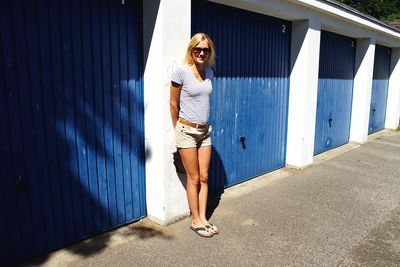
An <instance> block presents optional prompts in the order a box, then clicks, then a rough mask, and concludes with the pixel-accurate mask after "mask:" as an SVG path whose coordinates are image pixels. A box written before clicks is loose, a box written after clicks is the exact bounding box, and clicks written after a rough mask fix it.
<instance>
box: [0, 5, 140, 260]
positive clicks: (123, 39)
mask: <svg viewBox="0 0 400 267" xmlns="http://www.w3.org/2000/svg"><path fill="white" fill-rule="evenodd" d="M141 11H142V6H141V3H140V1H134V0H125V1H124V2H123V3H122V2H118V1H117V2H115V1H111V0H104V1H83V0H68V1H67V0H62V1H39V0H36V1H11V0H6V1H0V15H1V16H0V57H1V59H2V60H1V61H0V125H1V127H0V157H1V158H0V218H1V219H0V258H1V259H2V264H5V265H10V264H15V263H18V262H20V261H24V260H26V259H29V258H32V257H35V256H38V255H40V254H43V253H46V252H48V251H51V250H53V249H56V248H58V247H61V246H64V245H67V244H70V243H72V242H76V241H79V240H81V239H83V238H87V237H90V236H92V235H94V234H98V233H101V232H103V231H106V230H109V229H112V228H114V227H117V226H120V225H123V224H126V223H129V222H132V221H134V220H137V219H140V218H142V217H144V216H145V215H146V209H145V195H144V192H145V184H144V175H145V173H144V141H143V139H144V120H143V79H142V76H143V68H142V55H141V53H142V47H141V45H140V43H141V40H142V38H141V35H142V33H141V21H142V17H141Z"/></svg>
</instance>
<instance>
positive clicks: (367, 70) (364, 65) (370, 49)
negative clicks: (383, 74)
mask: <svg viewBox="0 0 400 267" xmlns="http://www.w3.org/2000/svg"><path fill="white" fill-rule="evenodd" d="M374 58H375V40H372V39H370V38H367V39H358V40H357V48H356V62H355V64H356V68H355V77H354V89H353V105H352V111H351V125H350V141H352V142H357V143H364V142H366V141H367V139H368V123H369V110H370V103H371V91H372V79H373V72H374Z"/></svg>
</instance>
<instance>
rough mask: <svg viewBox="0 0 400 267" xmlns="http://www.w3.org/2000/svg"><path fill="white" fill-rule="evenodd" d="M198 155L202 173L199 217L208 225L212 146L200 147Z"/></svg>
mask: <svg viewBox="0 0 400 267" xmlns="http://www.w3.org/2000/svg"><path fill="white" fill-rule="evenodd" d="M197 154H198V159H199V172H200V193H199V215H200V220H201V221H202V223H204V224H205V223H207V218H206V209H207V198H208V168H209V167H210V160H211V146H205V147H200V148H199V150H198V153H197Z"/></svg>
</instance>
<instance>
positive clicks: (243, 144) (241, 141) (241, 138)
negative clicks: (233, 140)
mask: <svg viewBox="0 0 400 267" xmlns="http://www.w3.org/2000/svg"><path fill="white" fill-rule="evenodd" d="M244 141H246V137H245V136H244V135H243V134H242V135H241V136H240V143H242V147H243V149H246V144H245V143H244Z"/></svg>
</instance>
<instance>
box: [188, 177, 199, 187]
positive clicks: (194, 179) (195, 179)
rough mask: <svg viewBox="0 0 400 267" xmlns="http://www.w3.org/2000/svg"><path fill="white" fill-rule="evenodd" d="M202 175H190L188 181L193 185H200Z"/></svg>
mask: <svg viewBox="0 0 400 267" xmlns="http://www.w3.org/2000/svg"><path fill="white" fill-rule="evenodd" d="M200 179H201V178H200V177H199V175H188V176H187V182H188V183H190V184H192V185H199V184H200Z"/></svg>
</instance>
